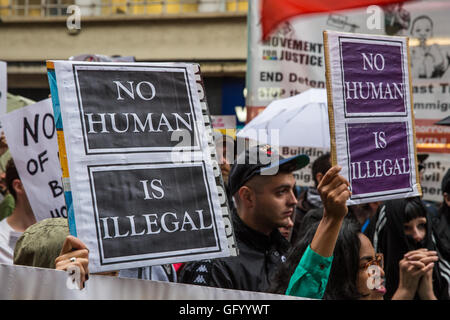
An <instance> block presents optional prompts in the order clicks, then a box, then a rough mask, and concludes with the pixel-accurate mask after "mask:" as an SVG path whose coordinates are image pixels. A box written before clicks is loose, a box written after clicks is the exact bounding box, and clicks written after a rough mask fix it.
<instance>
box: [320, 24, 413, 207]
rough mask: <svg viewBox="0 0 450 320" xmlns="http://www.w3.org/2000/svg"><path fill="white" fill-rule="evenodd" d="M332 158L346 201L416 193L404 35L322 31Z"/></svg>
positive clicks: (380, 199) (351, 203) (382, 198)
mask: <svg viewBox="0 0 450 320" xmlns="http://www.w3.org/2000/svg"><path fill="white" fill-rule="evenodd" d="M324 48H325V64H326V77H327V93H328V95H327V96H328V108H329V117H328V118H329V120H330V142H331V159H332V164H333V165H336V164H338V165H340V166H341V167H342V170H341V172H340V174H341V175H342V176H344V177H345V178H346V179H347V180H348V181H349V182H350V189H351V191H352V194H351V197H350V199H349V200H347V205H355V204H361V203H367V202H374V201H384V200H389V199H396V198H405V197H414V196H418V195H420V194H421V188H420V185H419V181H418V170H417V164H416V159H417V156H416V147H415V131H414V119H413V116H414V115H413V111H412V110H413V109H412V103H411V90H410V88H411V77H410V74H409V66H408V63H409V55H408V48H409V47H408V39H407V38H405V37H389V36H380V35H361V34H350V33H342V32H334V31H325V32H324Z"/></svg>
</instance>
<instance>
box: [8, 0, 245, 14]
mask: <svg viewBox="0 0 450 320" xmlns="http://www.w3.org/2000/svg"><path fill="white" fill-rule="evenodd" d="M73 5H76V6H78V8H79V13H80V14H81V15H82V16H114V15H155V16H157V15H165V14H191V13H203V12H216V13H221V12H222V13H223V12H247V10H248V1H247V0H245V1H244V0H0V17H5V16H9V17H55V16H67V15H68V14H70V13H72V12H73V9H72V10H70V12H68V10H67V9H68V8H69V7H70V6H73ZM72 8H73V7H72Z"/></svg>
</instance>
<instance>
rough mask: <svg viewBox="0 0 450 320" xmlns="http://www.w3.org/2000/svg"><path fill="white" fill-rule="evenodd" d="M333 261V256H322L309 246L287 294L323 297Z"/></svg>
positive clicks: (292, 278)
mask: <svg viewBox="0 0 450 320" xmlns="http://www.w3.org/2000/svg"><path fill="white" fill-rule="evenodd" d="M332 262H333V256H331V257H328V258H325V257H322V256H321V255H319V254H317V253H315V252H314V251H313V250H312V249H311V247H310V246H308V248H306V251H305V253H304V254H303V256H302V258H301V260H300V262H299V264H298V265H297V268H296V269H295V272H294V274H293V275H292V277H291V280H290V281H289V286H288V288H287V290H286V295H290V296H297V297H304V298H312V299H322V297H323V294H324V293H325V288H326V287H327V283H328V277H329V275H330V271H331V264H332Z"/></svg>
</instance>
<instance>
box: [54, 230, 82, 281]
mask: <svg viewBox="0 0 450 320" xmlns="http://www.w3.org/2000/svg"><path fill="white" fill-rule="evenodd" d="M88 257H89V250H88V248H87V247H86V245H85V244H84V243H83V242H82V241H81V240H80V239H78V238H75V237H74V236H67V237H66V240H65V241H64V244H63V247H62V249H61V253H60V255H59V257H58V258H56V259H55V269H56V270H64V271H69V272H70V276H72V275H75V277H74V278H73V280H74V281H75V282H76V284H77V285H79V288H80V289H82V288H84V286H85V285H84V283H85V282H86V281H87V280H88V279H89V270H88V263H89V260H88ZM71 279H72V278H71Z"/></svg>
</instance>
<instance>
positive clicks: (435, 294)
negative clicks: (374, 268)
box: [366, 197, 448, 300]
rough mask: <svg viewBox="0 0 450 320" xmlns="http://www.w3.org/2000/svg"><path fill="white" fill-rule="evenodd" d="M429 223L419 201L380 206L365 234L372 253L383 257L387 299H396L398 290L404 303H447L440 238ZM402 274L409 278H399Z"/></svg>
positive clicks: (396, 201)
mask: <svg viewBox="0 0 450 320" xmlns="http://www.w3.org/2000/svg"><path fill="white" fill-rule="evenodd" d="M431 221H432V217H431V215H430V214H428V213H427V210H426V208H425V206H424V205H423V203H422V201H421V200H420V198H419V197H414V198H407V199H397V200H390V201H386V202H385V203H384V204H383V205H382V206H380V210H379V212H378V213H377V215H376V216H375V219H374V220H373V221H372V222H371V226H369V228H368V230H367V233H366V234H367V235H368V237H369V239H371V240H372V243H373V246H374V248H375V251H376V252H380V253H383V255H384V259H385V263H386V268H385V271H386V290H387V292H386V298H388V299H391V298H395V297H394V293H395V292H396V290H397V295H398V294H399V292H398V288H399V287H400V288H401V289H402V290H400V291H401V292H400V294H401V295H402V297H403V298H404V299H421V300H425V299H439V300H447V299H448V281H447V280H446V279H445V277H443V273H442V270H441V267H440V265H441V262H442V261H444V260H443V257H442V255H441V254H440V253H439V251H437V247H436V238H438V237H439V235H438V234H436V233H434V232H433V230H432V223H431ZM421 259H423V260H421ZM411 260H414V261H416V262H414V263H411V262H410V261H411ZM417 260H421V263H417ZM437 261H438V263H435V262H437ZM405 270H406V271H408V272H409V275H410V277H402V274H401V273H402V272H403V271H405ZM406 291H407V294H404V293H405V292H406Z"/></svg>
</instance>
